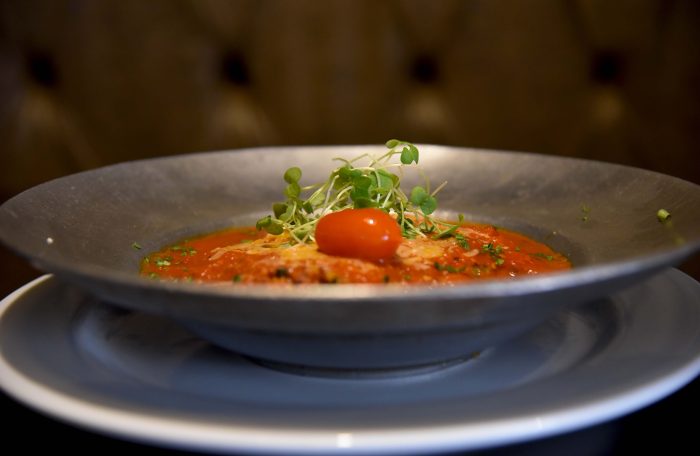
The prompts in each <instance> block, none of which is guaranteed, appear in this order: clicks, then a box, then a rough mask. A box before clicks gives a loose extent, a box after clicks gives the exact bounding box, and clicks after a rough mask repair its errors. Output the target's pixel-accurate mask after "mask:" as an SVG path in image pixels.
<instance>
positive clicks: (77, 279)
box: [0, 145, 700, 371]
mask: <svg viewBox="0 0 700 456" xmlns="http://www.w3.org/2000/svg"><path fill="white" fill-rule="evenodd" d="M420 149H421V159H420V163H421V166H422V168H423V169H424V171H425V173H426V174H427V175H428V176H430V177H431V179H432V180H433V182H439V181H442V180H447V181H448V185H447V186H446V187H445V188H444V190H443V191H442V192H441V193H440V195H439V199H440V201H439V207H440V210H441V211H442V214H439V215H442V216H444V217H447V218H449V217H454V216H455V215H456V214H457V213H462V214H464V215H465V217H466V218H467V219H469V220H473V221H479V222H487V223H493V224H495V225H498V226H502V227H506V228H511V229H514V230H517V231H520V232H522V233H524V234H527V235H529V236H531V237H533V238H535V239H537V240H539V241H543V242H545V243H547V244H548V245H550V246H551V247H552V248H554V249H555V250H557V251H560V252H562V253H564V254H565V255H567V256H568V257H569V258H570V259H571V261H572V263H573V265H574V268H573V269H572V270H571V271H567V272H561V273H553V274H549V275H542V276H535V277H528V278H522V279H515V280H491V281H483V282H478V283H467V284H463V285H454V286H399V285H391V284H387V285H305V286H269V285H258V286H252V285H245V286H241V285H234V284H231V285H201V284H189V283H163V282H158V281H153V280H148V279H144V278H142V277H140V276H139V275H138V268H139V261H140V259H141V257H142V256H143V255H144V254H145V253H147V252H149V251H153V250H157V249H159V248H161V247H162V246H164V245H166V244H169V243H172V242H175V241H177V240H179V239H181V238H184V237H188V236H192V235H195V234H201V233H204V232H207V231H211V230H215V229H219V228H223V227H227V226H231V225H250V224H253V223H254V222H255V220H256V219H258V218H259V217H261V216H263V215H265V214H266V213H269V212H270V206H271V203H272V202H274V201H279V200H281V199H283V197H282V189H283V186H284V182H283V181H282V179H281V176H282V174H283V173H284V170H285V169H287V168H288V167H290V166H300V167H301V168H302V170H303V172H304V176H303V178H302V182H317V181H321V180H325V179H326V178H327V176H328V173H329V171H330V170H331V169H332V168H333V167H335V166H337V165H336V164H335V163H333V162H332V158H333V157H338V156H342V157H354V156H356V155H359V154H361V153H364V152H370V153H377V152H381V151H382V150H383V147H381V146H352V147H351V146H347V147H345V146H343V147H336V146H333V147H281V148H259V149H243V150H234V151H224V152H210V153H199V154H191V155H183V156H175V157H169V158H160V159H152V160H143V161H136V162H129V163H123V164H118V165H114V166H109V167H105V168H101V169H97V170H94V171H88V172H84V173H79V174H75V175H71V176H67V177H64V178H61V179H57V180H54V181H51V182H48V183H45V184H42V185H39V186H37V187H35V188H33V189H30V190H28V191H26V192H24V193H22V194H20V195H18V196H16V197H14V198H12V199H10V200H9V201H7V202H6V203H4V204H3V205H2V207H0V239H1V240H2V242H4V243H5V244H6V245H7V246H8V247H10V248H11V249H14V250H15V251H17V252H18V253H20V254H22V255H24V256H26V257H27V258H29V259H30V261H31V262H32V263H33V264H34V265H35V266H36V267H38V268H40V269H42V270H45V271H48V272H52V273H55V274H56V275H57V276H58V277H60V278H61V279H63V280H65V281H67V282H71V283H73V284H76V285H78V286H79V287H82V288H84V289H86V290H89V291H90V292H92V293H94V294H95V295H96V296H97V297H99V298H101V299H103V300H106V301H108V302H111V303H113V304H116V305H118V306H121V307H124V308H127V309H133V310H138V311H144V312H150V313H155V314H160V315H166V316H169V317H172V318H174V319H176V320H178V321H180V322H182V323H183V324H185V325H187V326H188V327H190V328H192V329H193V330H194V331H196V332H197V333H199V334H200V335H202V336H204V337H206V338H208V339H209V340H211V341H213V342H214V343H216V344H219V345H221V346H224V347H227V348H229V349H233V350H236V351H239V352H241V353H244V354H248V355H250V356H254V357H258V358H261V359H263V360H266V361H268V362H272V363H279V364H280V365H293V366H304V368H307V367H311V368H314V369H315V368H318V369H341V370H342V369H370V370H371V369H376V370H378V371H384V370H386V369H395V368H399V369H403V368H406V369H419V370H420V369H423V368H424V367H426V366H435V365H443V364H445V363H447V364H449V363H450V362H452V361H453V360H458V359H462V358H468V357H469V356H470V355H471V354H472V353H474V352H477V351H479V350H483V349H484V348H487V347H490V346H493V345H496V344H499V343H502V342H504V341H506V340H508V339H510V338H513V337H515V336H517V335H519V334H521V333H523V332H525V331H527V330H529V329H531V328H533V327H534V326H536V325H537V324H539V323H541V322H542V321H544V320H546V319H547V318H548V317H550V316H552V315H553V314H554V313H555V312H557V311H558V310H560V309H562V308H566V307H569V306H574V305H578V304H581V303H585V302H590V301H593V300H596V299H599V298H602V297H604V296H607V295H609V294H611V293H613V292H615V291H617V290H620V289H622V288H624V287H626V286H628V285H630V284H632V283H634V282H637V281H640V280H642V279H644V278H645V277H648V276H650V275H652V274H654V273H655V272H657V271H659V270H660V269H662V268H665V267H668V266H672V265H675V264H677V263H679V262H680V261H682V260H683V259H685V258H686V257H688V256H690V255H691V254H693V253H694V252H695V251H696V250H698V248H699V247H700V186H698V185H695V184H692V183H689V182H686V181H683V180H680V179H677V178H673V177H670V176H666V175H662V174H658V173H654V172H650V171H645V170H641V169H636V168H630V167H625V166H619V165H613V164H608V163H601V162H593V161H585V160H578V159H571V158H561V157H551V156H542V155H535V154H528V153H520V152H503V151H489V150H476V149H464V148H454V147H442V146H429V145H423V146H420ZM418 179H419V176H413V175H406V176H405V178H404V182H405V185H406V188H410V186H411V185H413V184H415V183H417V182H418ZM659 209H665V210H667V211H668V212H670V213H671V214H672V215H671V218H670V219H668V221H666V222H665V223H661V222H660V221H659V220H658V219H657V211H658V210H659ZM135 242H136V243H138V244H139V245H140V246H142V249H141V250H136V249H134V248H133V247H132V245H133V244H134V243H135Z"/></svg>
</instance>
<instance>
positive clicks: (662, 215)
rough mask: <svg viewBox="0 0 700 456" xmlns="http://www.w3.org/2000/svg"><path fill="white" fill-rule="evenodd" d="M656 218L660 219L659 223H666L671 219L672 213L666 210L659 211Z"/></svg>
mask: <svg viewBox="0 0 700 456" xmlns="http://www.w3.org/2000/svg"><path fill="white" fill-rule="evenodd" d="M656 218H657V219H659V222H661V223H664V222H665V221H667V220H668V219H669V218H671V213H670V212H669V211H667V210H666V209H659V210H658V211H657V212H656Z"/></svg>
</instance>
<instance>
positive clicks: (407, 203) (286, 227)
mask: <svg viewBox="0 0 700 456" xmlns="http://www.w3.org/2000/svg"><path fill="white" fill-rule="evenodd" d="M386 147H387V149H388V151H386V152H385V153H384V154H382V155H380V156H379V157H374V156H372V155H370V154H366V153H365V154H362V155H360V156H358V157H355V158H353V159H351V160H347V159H344V158H335V160H337V161H340V162H342V163H343V164H342V166H340V167H338V168H336V169H334V170H333V171H332V172H331V173H330V176H329V177H328V180H326V181H325V182H323V183H317V184H313V185H309V186H303V187H302V185H301V184H300V180H301V177H302V171H301V169H300V168H298V167H296V166H295V167H292V168H289V169H287V171H286V172H285V173H284V176H283V179H284V181H285V182H286V183H287V186H286V187H285V189H284V194H285V196H286V197H287V200H286V201H285V202H281V203H274V204H273V205H272V212H273V214H272V215H267V216H265V217H263V218H261V219H260V220H258V221H257V223H256V225H255V226H256V228H257V229H258V230H265V231H266V232H268V233H270V234H282V233H284V232H288V233H289V235H290V236H291V238H292V239H293V240H294V242H297V243H304V242H308V241H313V240H314V231H315V229H316V223H317V222H318V220H319V219H320V218H321V217H323V216H324V215H326V214H328V213H330V212H335V211H341V210H344V209H360V208H366V207H373V208H378V209H381V210H383V211H385V212H387V213H390V214H393V215H394V216H395V217H396V221H397V223H398V224H399V226H400V227H401V232H402V235H403V236H404V237H407V238H415V237H416V236H426V235H428V234H435V237H436V238H443V237H448V236H452V235H454V233H455V231H456V229H457V227H458V226H459V225H454V224H450V223H445V222H442V221H438V220H436V219H435V218H433V217H432V216H431V214H433V212H435V210H436V208H437V198H436V194H437V193H438V192H439V191H440V190H441V189H442V188H443V187H444V186H445V184H446V182H444V183H442V184H441V185H439V186H438V187H437V188H436V189H435V190H432V191H431V189H430V181H429V180H428V178H427V177H425V176H424V178H425V183H424V185H422V186H421V185H417V186H415V187H413V188H412V189H411V191H410V193H409V195H406V193H404V192H403V191H402V190H401V188H400V183H401V178H400V177H399V175H400V174H401V173H402V171H403V167H404V166H408V165H411V164H416V165H417V164H418V160H419V155H420V154H419V152H418V148H417V147H416V146H415V145H413V144H411V143H409V142H406V141H400V140H398V139H391V140H389V141H387V142H386ZM397 155H398V156H399V161H400V163H392V162H391V160H392V158H394V157H395V156H397ZM361 160H367V161H368V163H367V164H366V165H364V166H361V165H358V162H360V161H361ZM394 171H397V172H398V174H396V173H395V172H394ZM305 192H311V193H310V195H308V196H302V195H303V194H304V193H305ZM462 219H463V217H462V216H461V215H460V222H461V220H462Z"/></svg>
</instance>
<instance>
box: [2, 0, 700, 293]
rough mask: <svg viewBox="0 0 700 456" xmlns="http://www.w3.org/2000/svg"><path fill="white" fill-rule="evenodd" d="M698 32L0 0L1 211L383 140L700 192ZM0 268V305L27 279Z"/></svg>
mask: <svg viewBox="0 0 700 456" xmlns="http://www.w3.org/2000/svg"><path fill="white" fill-rule="evenodd" d="M698 25H700V2H697V1H694V0H666V1H663V0H616V1H614V2H611V1H608V0H521V1H516V0H513V1H507V0H500V1H493V0H465V1H448V0H442V1H415V0H384V1H369V0H330V1H304V0H296V1H292V0H288V1H284V0H263V1H258V0H255V1H254V0H231V1H225V0H149V1H142V0H120V1H116V0H115V1H95V0H51V1H42V0H3V1H2V2H0V99H1V100H2V102H1V103H0V138H1V139H0V141H2V146H1V152H0V154H1V155H0V160H1V162H0V200H2V201H4V200H6V199H7V198H9V197H11V196H13V195H15V194H17V193H19V192H21V191H22V190H24V189H26V188H28V187H31V186H33V185H36V184H38V183H41V182H43V181H46V180H48V179H52V178H55V177H59V176H62V175H65V174H69V173H74V172H77V171H81V170H86V169H90V168H94V167H98V166H102V165H107V164H110V163H115V162H120V161H125V160H134V159H139V158H146V157H155V156H163V155H171V154H181V153H189V152H197V151H204V150H214V149H229V148H237V147H248V146H264V145H282V144H284V145H290V144H351V143H382V142H384V141H385V140H386V139H388V138H390V137H400V138H403V139H407V140H410V141H413V142H428V143H439V144H448V145H459V146H471V147H482V148H494V149H510V150H523V151H532V152H538V153H544V154H553V155H563V156H574V157H582V158H588V159H595V160H603V161H609V162H615V163H622V164H627V165H632V166H637V167H642V168H647V169H652V170H656V171H659V172H662V173H666V174H671V175H674V176H677V177H680V178H683V179H686V180H689V181H692V182H695V183H700V161H699V160H698V158H697V156H696V153H697V150H698V146H700V103H699V102H698V101H699V100H700V27H698ZM0 256H1V257H0V261H2V265H3V266H2V268H3V269H4V270H5V268H8V269H7V270H8V271H9V270H12V274H2V275H0V277H2V279H0V293H1V294H2V295H5V294H7V293H8V292H9V291H11V290H12V289H14V288H16V287H17V286H19V285H21V284H22V283H24V282H26V281H27V280H29V278H31V277H33V276H35V275H37V274H38V273H37V272H36V271H34V270H32V269H31V268H30V267H29V266H28V265H26V264H25V263H24V262H23V261H21V260H19V259H17V258H16V257H14V256H13V255H12V254H10V253H9V252H7V251H6V250H2V251H1V252H0ZM697 263H698V262H697V260H695V261H694V262H693V261H691V262H689V263H687V264H685V265H683V268H684V269H685V270H686V271H688V272H690V273H691V274H692V275H694V276H695V277H696V278H700V272H699V271H700V268H699V267H698V264H697Z"/></svg>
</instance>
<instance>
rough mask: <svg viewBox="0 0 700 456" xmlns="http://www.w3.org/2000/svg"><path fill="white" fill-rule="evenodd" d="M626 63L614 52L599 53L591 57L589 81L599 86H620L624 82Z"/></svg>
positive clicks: (620, 55)
mask: <svg viewBox="0 0 700 456" xmlns="http://www.w3.org/2000/svg"><path fill="white" fill-rule="evenodd" d="M625 70H626V62H625V59H624V57H623V56H622V54H620V53H619V52H615V51H600V52H598V53H597V54H595V55H594V56H593V62H592V63H591V79H593V81H595V82H597V83H599V84H622V83H624V80H625Z"/></svg>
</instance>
